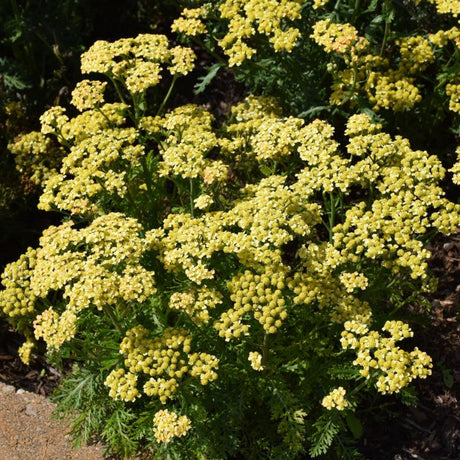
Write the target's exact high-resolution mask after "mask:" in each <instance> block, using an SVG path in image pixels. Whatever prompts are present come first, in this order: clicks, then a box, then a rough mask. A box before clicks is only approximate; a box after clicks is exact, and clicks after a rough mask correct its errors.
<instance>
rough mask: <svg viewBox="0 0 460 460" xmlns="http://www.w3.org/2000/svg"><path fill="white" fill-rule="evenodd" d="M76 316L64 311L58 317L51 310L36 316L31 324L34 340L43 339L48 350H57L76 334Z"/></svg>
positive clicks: (69, 311) (71, 312)
mask: <svg viewBox="0 0 460 460" xmlns="http://www.w3.org/2000/svg"><path fill="white" fill-rule="evenodd" d="M76 323H77V315H75V313H74V312H73V311H71V310H65V311H64V313H62V314H61V315H59V314H58V313H57V312H55V311H54V310H53V309H52V308H48V309H47V310H45V311H44V312H43V313H42V314H40V315H37V317H36V318H35V321H34V323H33V326H34V334H35V338H36V339H40V338H41V339H43V340H44V341H45V342H46V345H47V346H48V348H49V349H54V350H58V349H59V348H60V346H61V345H62V344H63V343H64V342H66V341H67V340H70V339H72V338H73V337H74V336H75V334H76V332H77V328H76Z"/></svg>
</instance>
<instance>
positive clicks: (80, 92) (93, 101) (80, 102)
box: [70, 80, 107, 112]
mask: <svg viewBox="0 0 460 460" xmlns="http://www.w3.org/2000/svg"><path fill="white" fill-rule="evenodd" d="M106 86H107V82H102V81H98V80H82V81H80V82H79V83H77V86H75V89H74V90H73V91H72V100H71V101H70V102H71V103H72V104H73V105H74V106H75V107H76V108H77V109H78V110H79V111H80V112H83V111H85V110H89V109H94V108H96V107H99V106H100V105H102V104H103V103H104V90H105V87H106Z"/></svg>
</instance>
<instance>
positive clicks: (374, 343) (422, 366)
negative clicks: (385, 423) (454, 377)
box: [341, 320, 432, 394]
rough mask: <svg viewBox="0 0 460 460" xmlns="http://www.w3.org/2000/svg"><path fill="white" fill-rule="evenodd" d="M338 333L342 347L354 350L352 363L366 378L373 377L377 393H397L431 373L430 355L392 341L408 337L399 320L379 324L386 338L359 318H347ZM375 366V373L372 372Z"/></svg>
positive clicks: (409, 332) (407, 332) (408, 334)
mask: <svg viewBox="0 0 460 460" xmlns="http://www.w3.org/2000/svg"><path fill="white" fill-rule="evenodd" d="M344 327H345V330H344V331H343V332H342V339H341V343H342V347H343V348H345V349H347V348H350V349H352V350H356V359H355V361H354V362H353V363H354V364H355V365H358V366H361V368H362V369H361V370H360V373H361V375H362V376H363V377H366V378H367V379H369V378H371V377H372V378H373V380H376V383H375V386H376V388H377V390H378V391H379V392H380V393H383V394H385V393H398V392H399V391H400V390H401V389H402V388H404V387H405V386H407V385H408V384H409V383H410V382H411V381H412V380H413V379H414V378H426V377H427V376H428V375H431V367H432V363H431V358H430V357H429V356H428V355H427V354H426V353H425V352H423V351H420V350H419V349H418V348H417V347H415V348H414V350H413V351H411V352H408V351H405V350H403V349H401V348H399V347H398V346H396V342H399V341H400V340H402V339H404V338H407V337H412V335H413V332H412V331H411V329H410V328H409V326H408V325H407V324H405V323H403V322H402V321H387V322H386V323H385V324H384V326H383V327H382V331H383V332H388V333H389V334H390V337H385V336H382V335H381V334H380V333H378V332H377V331H370V330H369V329H368V327H367V325H366V324H363V323H362V322H360V321H359V320H353V321H347V322H346V323H345V325H344ZM373 369H375V370H376V371H375V374H373Z"/></svg>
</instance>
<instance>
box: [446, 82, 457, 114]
mask: <svg viewBox="0 0 460 460" xmlns="http://www.w3.org/2000/svg"><path fill="white" fill-rule="evenodd" d="M446 94H447V95H448V96H449V97H450V101H449V109H450V110H452V112H457V113H460V85H454V84H448V85H446Z"/></svg>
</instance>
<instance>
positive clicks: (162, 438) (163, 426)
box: [153, 409, 191, 443]
mask: <svg viewBox="0 0 460 460" xmlns="http://www.w3.org/2000/svg"><path fill="white" fill-rule="evenodd" d="M153 424H154V426H155V428H154V429H153V432H154V435H155V439H156V440H157V441H158V442H165V443H168V442H170V441H171V439H172V438H174V437H181V436H185V435H186V434H187V432H188V431H189V430H190V428H191V422H190V419H189V418H188V417H187V416H186V415H182V416H180V417H179V416H178V415H177V414H176V413H175V412H169V411H168V409H164V410H159V411H158V412H157V413H156V414H155V416H154V417H153Z"/></svg>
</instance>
